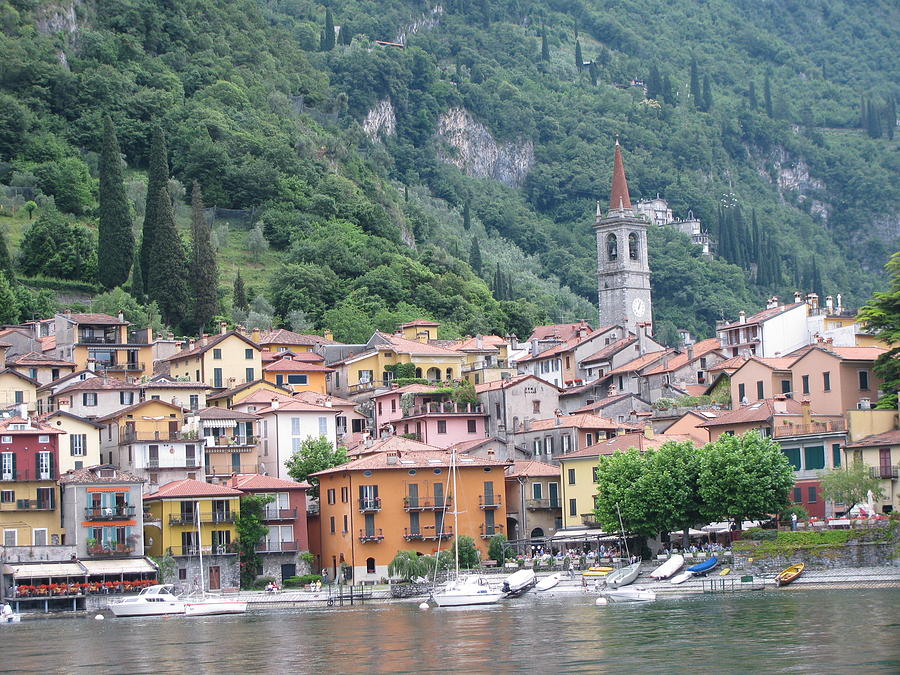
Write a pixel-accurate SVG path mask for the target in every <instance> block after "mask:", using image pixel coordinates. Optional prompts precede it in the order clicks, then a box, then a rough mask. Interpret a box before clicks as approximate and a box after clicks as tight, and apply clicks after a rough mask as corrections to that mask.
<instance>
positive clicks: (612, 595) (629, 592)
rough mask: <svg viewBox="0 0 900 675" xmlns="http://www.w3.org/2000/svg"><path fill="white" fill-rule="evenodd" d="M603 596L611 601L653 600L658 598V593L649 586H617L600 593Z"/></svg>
mask: <svg viewBox="0 0 900 675" xmlns="http://www.w3.org/2000/svg"><path fill="white" fill-rule="evenodd" d="M600 596H601V597H604V598H606V599H607V600H609V601H610V602H651V601H653V600H656V593H654V592H653V591H651V590H650V589H649V588H634V587H633V586H629V587H627V588H615V589H610V590H605V591H603V592H601V593H600Z"/></svg>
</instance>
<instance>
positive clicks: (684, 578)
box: [669, 572, 694, 585]
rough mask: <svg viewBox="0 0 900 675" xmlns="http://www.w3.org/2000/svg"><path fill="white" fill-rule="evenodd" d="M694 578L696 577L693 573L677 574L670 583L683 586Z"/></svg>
mask: <svg viewBox="0 0 900 675" xmlns="http://www.w3.org/2000/svg"><path fill="white" fill-rule="evenodd" d="M692 576H694V573H693V572H682V573H681V574H677V575H675V576H674V577H672V578H671V579H669V583H670V584H675V585H678V584H683V583H684V582H685V581H687V580H688V579H690V578H691V577H692Z"/></svg>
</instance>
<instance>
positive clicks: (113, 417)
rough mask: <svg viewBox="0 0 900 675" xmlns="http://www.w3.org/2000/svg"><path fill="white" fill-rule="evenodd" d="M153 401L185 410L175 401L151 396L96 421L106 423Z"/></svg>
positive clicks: (178, 409)
mask: <svg viewBox="0 0 900 675" xmlns="http://www.w3.org/2000/svg"><path fill="white" fill-rule="evenodd" d="M151 403H159V404H161V405H164V406H167V407H169V408H172V409H173V410H177V411H179V412H184V408H182V407H181V406H180V405H176V404H174V403H169V402H168V401H163V400H161V399H158V398H151V399H148V400H146V401H141V402H140V403H135V404H134V405H129V406H126V407H125V408H120V409H119V410H116V411H115V412H113V413H110V414H108V415H104V416H103V417H95V418H94V421H96V422H101V423H106V422H109V421H111V420H117V419H119V418H120V417H123V416H124V415H129V414H131V413H133V412H134V411H136V410H139V409H140V408H143V407H144V406H146V405H150V404H151Z"/></svg>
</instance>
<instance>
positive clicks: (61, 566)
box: [3, 562, 85, 579]
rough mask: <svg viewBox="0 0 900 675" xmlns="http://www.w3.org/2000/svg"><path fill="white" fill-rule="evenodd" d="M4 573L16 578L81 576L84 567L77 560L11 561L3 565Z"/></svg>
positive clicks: (83, 573)
mask: <svg viewBox="0 0 900 675" xmlns="http://www.w3.org/2000/svg"><path fill="white" fill-rule="evenodd" d="M3 573H4V574H11V575H12V576H13V577H15V578H16V579H45V578H48V577H55V578H59V577H83V576H84V575H85V571H84V568H83V567H82V566H81V565H79V564H78V563H77V562H40V563H13V564H6V565H4V566H3Z"/></svg>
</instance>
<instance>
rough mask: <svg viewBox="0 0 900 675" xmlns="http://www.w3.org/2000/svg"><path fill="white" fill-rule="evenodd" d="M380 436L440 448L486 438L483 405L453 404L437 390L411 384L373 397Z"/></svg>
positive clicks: (444, 393) (447, 396)
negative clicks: (393, 437) (400, 437)
mask: <svg viewBox="0 0 900 675" xmlns="http://www.w3.org/2000/svg"><path fill="white" fill-rule="evenodd" d="M372 401H373V403H374V405H375V428H376V429H377V430H378V434H379V436H391V435H395V434H396V435H398V436H401V435H402V436H407V437H408V438H413V439H414V440H417V441H421V442H422V443H428V444H429V445H433V446H435V447H438V448H448V447H450V446H451V445H454V444H455V443H461V442H463V441H471V440H473V439H476V438H485V437H486V436H487V426H486V422H487V417H488V416H487V413H485V412H484V409H483V407H482V406H481V404H480V403H454V402H453V401H452V400H450V396H449V394H447V393H446V391H442V390H441V389H440V388H438V387H432V386H428V385H424V384H409V385H406V386H405V387H398V388H397V389H391V390H389V391H386V392H384V393H381V394H376V395H375V396H373V397H372Z"/></svg>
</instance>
